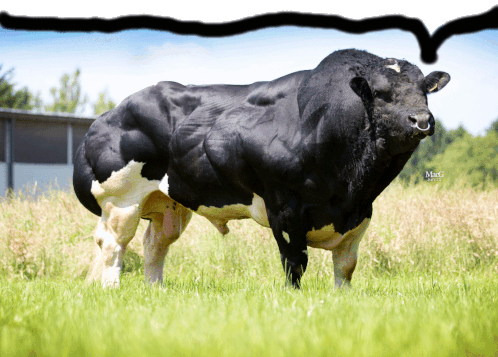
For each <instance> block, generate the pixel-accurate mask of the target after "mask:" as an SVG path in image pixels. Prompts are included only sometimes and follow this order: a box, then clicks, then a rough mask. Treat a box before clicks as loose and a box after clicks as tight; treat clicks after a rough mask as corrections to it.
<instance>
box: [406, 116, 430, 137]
mask: <svg viewBox="0 0 498 357" xmlns="http://www.w3.org/2000/svg"><path fill="white" fill-rule="evenodd" d="M431 118H432V115H431V114H427V113H424V114H412V115H409V116H408V119H409V120H410V121H411V122H412V128H414V129H415V130H416V131H417V132H420V133H428V132H429V130H431V123H430V120H431Z"/></svg>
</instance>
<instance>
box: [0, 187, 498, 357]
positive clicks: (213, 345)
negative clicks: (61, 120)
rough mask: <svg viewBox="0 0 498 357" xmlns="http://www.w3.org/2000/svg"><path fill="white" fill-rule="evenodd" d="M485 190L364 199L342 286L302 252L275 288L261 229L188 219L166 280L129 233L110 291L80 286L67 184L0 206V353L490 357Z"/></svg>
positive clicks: (490, 220) (491, 275) (494, 314)
mask: <svg viewBox="0 0 498 357" xmlns="http://www.w3.org/2000/svg"><path fill="white" fill-rule="evenodd" d="M497 217H498V190H494V191H474V190H470V189H465V188H460V189H453V190H440V189H439V188H438V186H437V185H436V184H430V183H427V184H426V185H419V186H417V187H409V188H403V187H402V186H400V185H396V184H395V185H392V186H391V187H390V188H389V189H388V190H387V191H386V192H384V193H383V194H382V195H381V196H380V197H379V198H378V199H377V200H376V201H375V203H374V215H373V219H372V223H371V224H370V228H369V230H368V231H367V234H366V235H365V237H364V238H363V241H362V243H361V245H360V260H359V264H358V267H357V268H356V271H355V274H354V275H353V282H352V284H353V288H352V289H350V290H348V291H336V290H334V289H333V265H332V261H331V256H330V253H327V252H325V251H321V250H317V249H311V248H310V251H309V256H310V262H309V265H308V270H307V272H306V274H305V276H304V278H303V288H302V290H300V291H296V290H293V289H291V288H287V287H285V285H284V274H283V270H282V268H281V265H280V259H279V255H278V249H277V247H276V243H275V242H274V240H273V238H272V236H271V233H270V231H269V230H268V229H265V228H262V227H260V226H258V225H257V224H255V223H253V222H250V221H234V222H231V223H229V227H230V229H231V233H230V234H229V235H227V236H225V237H222V236H221V235H220V234H219V233H218V232H217V230H216V229H215V228H214V227H212V226H211V225H210V224H209V223H208V221H206V220H205V219H203V218H201V217H195V218H194V219H193V220H192V222H191V224H190V225H189V227H188V228H187V231H186V232H185V233H184V235H182V237H181V238H180V240H179V241H178V242H177V243H175V244H174V245H173V246H172V248H171V249H170V253H169V255H168V257H167V258H166V264H165V283H164V285H163V286H162V287H158V286H153V287H149V286H147V285H146V284H145V283H144V279H143V276H142V275H143V267H142V265H143V258H142V255H143V252H142V248H141V242H140V241H141V236H142V234H143V232H144V231H145V227H146V225H145V222H143V223H142V224H141V226H140V229H139V232H138V234H137V237H136V238H135V239H134V240H133V241H132V243H131V244H130V246H129V250H128V252H127V256H126V259H125V268H124V275H123V277H122V284H121V287H120V288H119V289H114V290H102V289H101V288H100V286H98V285H97V284H91V285H88V284H85V279H84V278H85V276H86V273H87V271H88V266H89V264H90V262H91V259H92V250H93V248H94V247H93V238H92V231H93V229H94V227H95V223H96V217H94V216H92V215H91V214H90V213H88V212H86V211H85V209H84V208H83V207H82V206H81V205H80V204H79V203H78V202H77V200H76V199H75V197H74V196H73V195H72V194H67V193H63V192H55V191H54V192H52V193H50V194H48V195H47V196H45V197H40V198H38V199H36V200H34V199H32V198H29V197H28V198H26V197H24V198H23V197H17V198H12V199H10V200H9V201H5V202H3V203H1V204H0V229H1V232H2V233H1V234H0V356H2V357H3V356H115V355H133V356H150V355H165V356H304V355H309V356H329V355H330V356H498V220H497V219H496V218H497Z"/></svg>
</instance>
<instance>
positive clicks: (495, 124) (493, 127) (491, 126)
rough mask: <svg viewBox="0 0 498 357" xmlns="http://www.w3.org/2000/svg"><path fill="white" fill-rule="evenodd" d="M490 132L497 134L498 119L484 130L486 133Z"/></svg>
mask: <svg viewBox="0 0 498 357" xmlns="http://www.w3.org/2000/svg"><path fill="white" fill-rule="evenodd" d="M490 131H494V132H495V133H497V134H498V119H495V121H493V122H492V123H491V125H490V126H489V128H488V129H486V132H487V133H489V132H490Z"/></svg>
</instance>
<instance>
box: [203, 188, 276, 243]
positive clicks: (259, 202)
mask: <svg viewBox="0 0 498 357" xmlns="http://www.w3.org/2000/svg"><path fill="white" fill-rule="evenodd" d="M196 213H197V214H199V215H201V216H204V217H206V218H207V219H208V220H209V221H210V222H211V223H212V224H213V225H214V226H215V227H216V228H217V229H218V230H219V231H220V233H221V234H227V233H228V227H227V226H226V224H227V222H228V221H230V220H232V219H244V218H252V219H253V220H255V221H256V222H257V223H259V224H260V225H262V226H264V227H270V223H269V222H268V216H267V214H266V206H265V202H264V200H263V199H262V198H261V197H259V196H258V195H256V194H254V196H253V199H252V203H251V205H249V206H246V205H243V204H234V205H228V206H224V207H221V208H219V207H207V206H199V208H198V209H197V211H196Z"/></svg>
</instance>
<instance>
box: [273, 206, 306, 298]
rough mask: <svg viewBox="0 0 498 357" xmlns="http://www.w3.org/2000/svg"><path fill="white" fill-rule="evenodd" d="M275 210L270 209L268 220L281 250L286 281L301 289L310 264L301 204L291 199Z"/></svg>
mask: <svg viewBox="0 0 498 357" xmlns="http://www.w3.org/2000/svg"><path fill="white" fill-rule="evenodd" d="M273 212H274V211H272V210H271V209H268V220H269V222H270V227H271V229H272V231H273V235H274V237H275V240H276V241H277V245H278V249H279V250H280V259H281V261H282V265H283V268H284V271H285V275H286V281H287V283H288V284H291V285H292V286H293V287H295V288H297V289H299V288H300V285H301V277H302V276H303V274H304V272H305V271H306V267H307V265H308V250H307V245H306V232H305V229H304V224H303V222H302V219H301V217H300V206H299V205H298V204H296V203H295V202H292V200H290V203H288V204H286V205H285V206H283V207H282V209H281V210H279V211H277V213H273Z"/></svg>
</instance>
